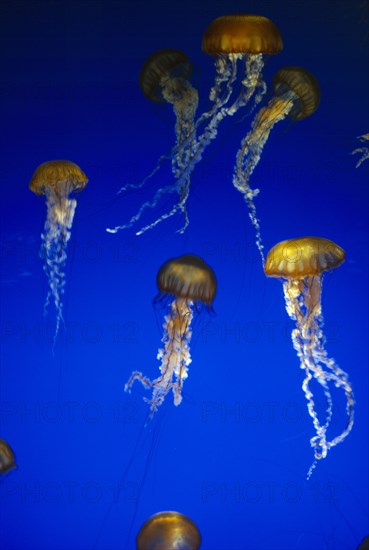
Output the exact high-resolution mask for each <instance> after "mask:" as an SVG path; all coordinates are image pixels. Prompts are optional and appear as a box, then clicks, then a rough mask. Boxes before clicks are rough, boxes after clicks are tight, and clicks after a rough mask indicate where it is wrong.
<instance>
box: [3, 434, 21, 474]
mask: <svg viewBox="0 0 369 550" xmlns="http://www.w3.org/2000/svg"><path fill="white" fill-rule="evenodd" d="M16 467H17V465H16V463H15V458H14V453H13V450H12V448H11V447H10V445H9V443H7V442H6V441H5V439H0V475H1V474H7V473H8V472H10V470H13V468H16Z"/></svg>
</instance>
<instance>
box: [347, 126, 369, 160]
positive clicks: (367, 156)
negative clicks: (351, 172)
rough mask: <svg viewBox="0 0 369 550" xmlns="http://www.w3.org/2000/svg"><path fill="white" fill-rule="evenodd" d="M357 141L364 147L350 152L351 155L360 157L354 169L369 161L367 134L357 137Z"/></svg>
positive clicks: (368, 136) (368, 139)
mask: <svg viewBox="0 0 369 550" xmlns="http://www.w3.org/2000/svg"><path fill="white" fill-rule="evenodd" d="M358 139H359V140H360V141H361V142H362V143H364V145H365V147H358V148H357V149H354V150H353V151H352V153H351V154H352V155H356V153H360V155H361V157H360V158H359V160H358V161H357V163H356V166H355V168H359V166H360V165H361V164H362V163H363V162H364V161H365V160H368V159H369V134H364V135H362V136H359V137H358Z"/></svg>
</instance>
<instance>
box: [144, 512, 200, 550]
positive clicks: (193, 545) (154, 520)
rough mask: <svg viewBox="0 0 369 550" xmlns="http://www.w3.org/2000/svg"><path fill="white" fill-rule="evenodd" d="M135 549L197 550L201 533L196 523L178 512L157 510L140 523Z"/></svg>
mask: <svg viewBox="0 0 369 550" xmlns="http://www.w3.org/2000/svg"><path fill="white" fill-rule="evenodd" d="M136 546H137V550H198V549H199V548H200V546H201V535H200V531H199V530H198V528H197V525H196V524H195V523H194V522H193V521H192V520H191V519H190V518H189V517H187V516H185V515H184V514H180V513H179V512H158V513H157V514H154V515H153V516H151V517H150V518H149V519H148V520H147V521H145V523H144V524H143V525H142V527H141V529H140V531H139V533H138V535H137V538H136Z"/></svg>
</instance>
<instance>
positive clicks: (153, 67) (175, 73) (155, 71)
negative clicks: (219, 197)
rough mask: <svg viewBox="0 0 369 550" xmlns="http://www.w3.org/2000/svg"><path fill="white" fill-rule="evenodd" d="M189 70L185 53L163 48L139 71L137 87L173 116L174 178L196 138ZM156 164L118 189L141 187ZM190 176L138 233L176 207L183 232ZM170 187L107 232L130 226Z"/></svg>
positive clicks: (194, 96)
mask: <svg viewBox="0 0 369 550" xmlns="http://www.w3.org/2000/svg"><path fill="white" fill-rule="evenodd" d="M191 71H192V66H191V63H190V61H189V59H188V57H187V55H186V54H185V53H183V52H181V51H179V50H173V49H166V50H159V51H158V52H156V53H154V54H153V55H151V56H150V57H149V58H148V59H147V60H146V61H145V63H144V65H143V67H142V70H141V75H140V87H141V90H142V92H143V93H144V95H145V96H146V97H147V98H148V99H150V100H151V101H155V102H163V101H166V102H167V103H171V104H172V105H173V111H174V114H175V117H176V124H175V135H176V144H175V151H176V153H175V154H173V155H172V173H173V175H174V178H175V180H177V179H179V178H180V176H181V174H182V172H183V171H184V170H185V168H186V166H187V164H188V163H189V162H190V159H191V155H192V147H193V144H194V142H195V139H196V130H195V113H196V109H197V106H198V101H199V98H198V92H197V90H196V88H194V87H193V86H192V85H191V83H190V82H189V80H188V77H189V76H190V74H191ZM158 168H159V164H158V165H157V166H156V167H155V168H154V170H153V171H152V172H151V174H149V176H147V177H146V178H144V179H143V180H142V181H141V182H140V183H139V184H133V185H132V184H128V185H125V186H123V187H122V188H121V189H120V191H119V193H122V192H123V191H126V190H127V189H131V188H135V189H138V188H140V187H142V186H143V185H144V184H145V183H146V181H147V180H148V179H149V178H150V177H151V176H152V175H153V174H154V173H155V172H156V171H157V170H158ZM189 187H190V177H189V176H188V177H186V178H185V179H184V180H182V181H181V184H179V185H178V186H177V187H176V188H175V189H172V190H173V191H175V192H177V193H178V195H179V202H178V203H176V204H175V205H174V206H173V208H172V209H171V210H170V211H169V212H166V213H164V214H163V215H162V216H161V217H160V218H158V219H157V220H155V221H154V222H153V223H151V224H149V225H146V226H145V227H143V228H142V229H141V230H139V231H138V232H137V235H141V234H142V233H144V232H145V231H147V230H148V229H151V228H153V227H155V225H157V224H158V223H160V222H161V221H163V220H165V219H167V218H169V217H171V216H173V215H174V214H175V213H176V212H177V211H178V210H181V211H182V213H183V216H184V225H183V227H182V229H180V230H179V232H180V233H183V232H184V231H185V229H186V227H187V225H188V223H189V220H188V214H187V210H186V202H187V199H188V196H189V191H190V189H189ZM169 190H170V189H166V188H164V189H159V190H158V191H157V193H156V194H155V195H154V198H153V199H152V201H150V202H149V203H146V204H144V205H143V206H142V207H141V209H140V210H139V211H138V213H137V214H136V215H135V216H133V217H132V218H131V220H130V221H129V222H127V223H126V224H124V225H120V226H117V227H114V228H112V229H107V231H108V232H109V233H116V232H117V231H118V230H119V229H125V228H128V227H131V226H132V225H133V224H134V223H135V222H136V221H137V220H139V219H140V217H141V214H142V212H143V211H144V210H146V208H149V207H151V206H155V205H156V204H157V202H158V200H159V199H160V197H161V196H162V195H163V194H165V193H166V192H168V191H169Z"/></svg>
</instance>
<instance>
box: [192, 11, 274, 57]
mask: <svg viewBox="0 0 369 550" xmlns="http://www.w3.org/2000/svg"><path fill="white" fill-rule="evenodd" d="M282 48H283V42H282V37H281V34H280V32H279V30H278V28H277V27H276V25H275V24H274V23H273V22H272V21H271V20H270V19H268V18H267V17H263V16H261V15H247V14H241V15H223V16H222V17H218V18H217V19H215V20H214V21H212V22H211V23H210V25H209V26H208V28H207V29H206V31H205V33H204V36H203V39H202V49H203V51H204V52H205V53H207V54H209V55H222V54H230V53H242V54H260V53H263V54H277V53H279V52H280V51H281V50H282Z"/></svg>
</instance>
